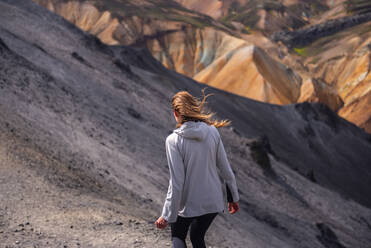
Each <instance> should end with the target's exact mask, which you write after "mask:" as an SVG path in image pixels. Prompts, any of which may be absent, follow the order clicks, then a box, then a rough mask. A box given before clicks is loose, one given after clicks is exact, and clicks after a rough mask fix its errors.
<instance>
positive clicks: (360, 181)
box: [0, 0, 371, 248]
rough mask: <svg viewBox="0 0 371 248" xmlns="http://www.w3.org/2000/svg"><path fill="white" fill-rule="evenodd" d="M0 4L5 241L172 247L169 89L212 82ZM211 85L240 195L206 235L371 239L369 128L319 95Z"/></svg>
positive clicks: (312, 242) (261, 243)
mask: <svg viewBox="0 0 371 248" xmlns="http://www.w3.org/2000/svg"><path fill="white" fill-rule="evenodd" d="M0 11H1V13H2V14H1V15H0V54H1V56H0V94H1V96H0V135H1V137H0V184H1V187H0V234H1V235H0V243H1V244H3V245H4V246H5V247H14V246H19V247H29V246H30V247H33V246H36V247H144V246H145V247H147V246H151V247H169V246H170V233H169V229H166V230H161V231H160V230H156V229H155V228H154V221H155V220H156V218H157V217H158V216H159V214H160V212H161V208H162V204H163V200H164V198H165V195H166V190H167V186H168V177H169V172H168V166H167V162H166V155H165V146H164V142H165V139H166V137H167V135H168V134H169V133H170V132H171V131H172V130H173V129H174V127H175V120H173V116H172V113H171V107H170V99H171V97H172V95H173V94H174V93H175V92H177V91H179V90H188V91H189V92H191V93H192V94H194V95H196V96H199V95H200V92H201V89H202V88H203V87H204V86H205V85H202V84H199V83H198V82H197V81H194V80H193V79H191V78H188V77H186V76H184V75H181V74H178V73H176V72H174V71H172V70H168V69H166V68H165V67H164V66H163V65H162V64H161V63H160V62H158V60H156V59H154V58H153V57H152V56H151V53H150V52H149V51H148V50H146V49H141V48H137V47H129V46H119V45H116V46H108V45H106V44H104V43H102V42H101V41H100V40H99V39H98V38H96V37H95V36H93V35H90V34H88V33H85V32H83V31H82V30H80V29H78V28H77V27H76V26H74V25H72V24H71V23H69V22H67V21H66V20H64V19H63V18H61V17H59V16H57V15H55V14H54V13H52V12H49V11H48V10H47V9H45V8H42V7H40V6H39V5H37V4H35V3H33V2H32V1H30V0H19V1H12V0H1V1H0ZM206 93H214V95H213V96H211V97H210V98H208V99H209V100H208V105H207V106H208V107H210V109H212V110H213V111H215V112H217V113H218V115H217V117H218V118H228V119H230V120H232V127H230V128H222V129H220V133H221V136H222V139H223V143H224V145H225V149H226V151H227V155H228V158H229V159H230V162H231V165H232V167H233V170H234V171H235V173H236V177H237V183H238V186H239V191H240V194H241V201H240V206H241V211H240V212H238V213H237V214H236V215H229V214H222V215H220V216H218V217H217V219H216V221H215V223H214V224H213V226H212V227H211V228H210V230H209V232H208V234H207V243H208V245H210V246H213V247H257V248H260V247H277V248H278V247H293V248H294V247H295V248H298V247H308V248H309V247H326V248H327V247H348V248H350V247H361V248H363V247H364V248H367V247H368V245H369V244H370V242H371V235H370V230H371V200H370V197H369V189H370V185H371V168H370V161H371V154H370V152H369V151H370V149H371V136H370V134H368V133H366V132H364V131H363V130H362V129H360V128H359V127H357V126H356V125H354V124H352V123H350V122H348V121H346V120H345V119H343V118H341V117H339V116H338V115H336V114H335V113H334V112H332V111H331V110H330V109H329V108H328V107H327V106H326V105H324V104H321V103H307V102H306V103H294V104H288V105H285V106H280V105H275V104H268V103H263V102H259V101H255V100H252V99H249V98H245V97H242V96H239V95H236V94H232V93H229V92H225V91H222V90H220V89H217V88H215V87H212V86H210V87H209V88H208V89H207V90H206ZM355 230H356V231H355Z"/></svg>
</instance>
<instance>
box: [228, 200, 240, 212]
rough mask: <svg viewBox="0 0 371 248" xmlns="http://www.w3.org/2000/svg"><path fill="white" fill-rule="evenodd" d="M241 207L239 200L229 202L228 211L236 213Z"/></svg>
mask: <svg viewBox="0 0 371 248" xmlns="http://www.w3.org/2000/svg"><path fill="white" fill-rule="evenodd" d="M239 209H240V206H239V205H238V202H228V211H229V213H230V214H234V213H236V212H237V211H238V210H239Z"/></svg>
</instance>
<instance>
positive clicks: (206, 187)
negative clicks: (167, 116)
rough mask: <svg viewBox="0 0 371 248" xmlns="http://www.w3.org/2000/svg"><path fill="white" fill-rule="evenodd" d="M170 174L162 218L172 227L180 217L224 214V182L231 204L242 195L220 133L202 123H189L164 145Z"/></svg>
mask: <svg viewBox="0 0 371 248" xmlns="http://www.w3.org/2000/svg"><path fill="white" fill-rule="evenodd" d="M165 147H166V156H167V161H168V165H169V170H170V180H169V188H168V192H167V196H166V199H165V203H164V206H163V210H162V214H161V216H162V217H163V218H164V219H165V220H167V221H168V222H169V223H172V222H175V221H176V219H177V215H180V216H183V217H194V216H200V215H203V214H206V213H213V212H223V211H224V208H225V200H224V195H223V189H222V183H221V181H220V178H219V174H218V170H219V173H220V176H221V178H222V179H223V180H224V181H225V183H226V185H227V186H228V187H227V190H228V191H230V192H229V194H231V196H230V197H229V198H231V200H233V202H237V201H238V200H239V194H238V189H237V184H236V179H235V176H234V174H233V171H232V169H231V166H230V164H229V162H228V158H227V155H226V153H225V150H224V145H223V142H222V140H221V137H220V134H219V131H218V130H217V128H216V127H214V126H213V125H208V124H206V123H205V122H202V121H197V122H196V121H187V122H185V123H183V124H182V125H181V126H180V127H179V128H177V129H175V130H174V131H173V132H172V133H171V134H170V135H169V136H168V137H167V138H166V142H165Z"/></svg>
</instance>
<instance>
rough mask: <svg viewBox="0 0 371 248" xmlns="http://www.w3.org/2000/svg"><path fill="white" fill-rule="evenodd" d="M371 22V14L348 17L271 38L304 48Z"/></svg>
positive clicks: (274, 35)
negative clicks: (324, 38) (316, 41)
mask: <svg viewBox="0 0 371 248" xmlns="http://www.w3.org/2000/svg"><path fill="white" fill-rule="evenodd" d="M370 20H371V13H364V14H359V15H355V16H347V17H343V18H339V19H332V20H328V21H326V22H325V23H320V24H316V25H312V26H309V27H305V28H302V29H298V30H294V31H279V32H276V33H274V34H273V35H272V36H271V39H272V40H274V41H282V42H283V43H284V44H286V45H287V46H288V47H290V48H292V47H302V46H306V45H309V44H311V43H312V42H314V41H315V40H317V39H319V38H321V37H325V36H328V35H332V34H335V33H337V32H340V31H343V30H344V29H346V28H350V27H353V26H355V25H359V24H361V23H364V22H367V21H370Z"/></svg>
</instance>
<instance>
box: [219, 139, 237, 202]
mask: <svg viewBox="0 0 371 248" xmlns="http://www.w3.org/2000/svg"><path fill="white" fill-rule="evenodd" d="M218 136H219V135H218ZM216 165H217V167H218V168H219V170H220V173H221V177H222V178H223V179H224V181H225V183H226V188H227V200H228V202H232V201H233V202H237V201H238V200H239V199H240V196H239V193H238V189H237V183H236V178H235V176H234V173H233V171H232V168H231V165H230V164H229V161H228V158H227V154H226V152H225V150H224V145H223V142H222V139H221V137H220V136H219V142H218V145H217V152H216Z"/></svg>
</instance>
